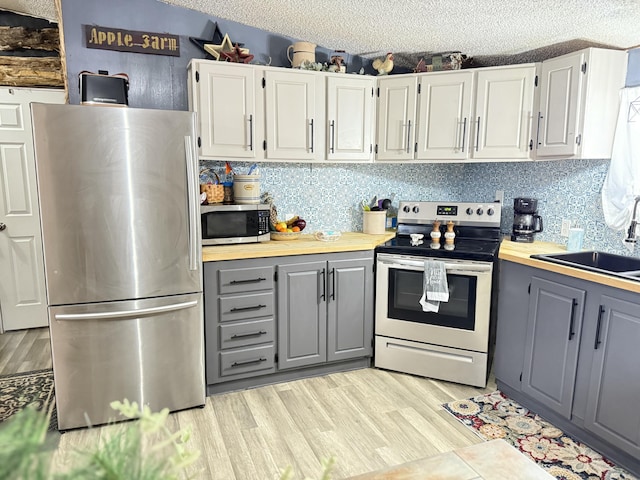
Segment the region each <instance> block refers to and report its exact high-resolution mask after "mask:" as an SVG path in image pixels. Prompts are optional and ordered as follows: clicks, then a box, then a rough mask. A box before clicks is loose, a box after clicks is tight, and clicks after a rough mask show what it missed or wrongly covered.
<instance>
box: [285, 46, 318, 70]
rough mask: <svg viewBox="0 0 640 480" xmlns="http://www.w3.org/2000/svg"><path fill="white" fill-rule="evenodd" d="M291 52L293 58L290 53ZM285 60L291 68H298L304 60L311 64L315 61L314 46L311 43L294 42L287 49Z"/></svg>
mask: <svg viewBox="0 0 640 480" xmlns="http://www.w3.org/2000/svg"><path fill="white" fill-rule="evenodd" d="M292 51H293V57H291V52H292ZM287 58H288V59H289V62H291V66H292V67H293V68H297V67H299V66H300V65H301V64H302V62H304V61H305V60H306V61H308V62H311V63H315V61H316V44H315V43H311V42H296V43H294V44H293V45H289V47H288V48H287Z"/></svg>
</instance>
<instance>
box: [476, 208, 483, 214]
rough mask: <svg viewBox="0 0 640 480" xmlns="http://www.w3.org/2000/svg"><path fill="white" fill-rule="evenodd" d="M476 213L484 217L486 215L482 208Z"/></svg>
mask: <svg viewBox="0 0 640 480" xmlns="http://www.w3.org/2000/svg"><path fill="white" fill-rule="evenodd" d="M476 213H477V214H478V215H482V214H483V213H484V210H482V209H481V208H479V209H478V210H476Z"/></svg>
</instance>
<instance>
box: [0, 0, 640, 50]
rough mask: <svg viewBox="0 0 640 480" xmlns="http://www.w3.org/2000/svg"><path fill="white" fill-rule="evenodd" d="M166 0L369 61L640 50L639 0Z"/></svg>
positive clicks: (40, 8)
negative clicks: (593, 47)
mask: <svg viewBox="0 0 640 480" xmlns="http://www.w3.org/2000/svg"><path fill="white" fill-rule="evenodd" d="M104 1H106V0H104ZM163 1H165V3H170V4H173V5H177V6H181V7H186V8H190V9H193V10H197V11H201V12H203V13H206V14H208V15H211V16H215V17H220V18H225V19H228V20H233V21H236V22H240V23H243V24H246V25H250V26H253V27H256V28H260V29H263V30H267V31H270V32H274V33H278V34H281V35H284V36H288V37H292V38H296V39H300V40H307V41H311V42H313V43H316V44H317V45H319V46H322V47H326V48H328V49H334V50H336V49H340V50H346V51H347V52H349V53H352V54H360V55H363V56H366V57H373V56H379V55H381V54H383V53H385V52H388V51H390V52H394V53H407V54H410V53H417V52H420V53H425V52H446V51H460V52H462V53H464V54H467V55H469V56H470V57H477V56H503V57H504V56H512V55H517V54H521V53H522V52H528V51H531V50H536V49H540V48H542V47H547V46H550V45H565V44H568V45H577V46H578V47H581V46H582V45H583V44H598V45H605V46H611V47H615V48H621V49H628V48H631V47H636V46H638V45H640V0H534V1H530V0H529V1H520V0H395V1H393V0H315V1H314V0H235V1H234V0H163ZM0 8H5V9H9V10H13V11H16V12H20V13H26V14H29V15H33V16H36V17H41V18H47V19H50V20H56V12H55V8H54V1H53V0H0Z"/></svg>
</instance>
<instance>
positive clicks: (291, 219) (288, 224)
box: [286, 215, 300, 228]
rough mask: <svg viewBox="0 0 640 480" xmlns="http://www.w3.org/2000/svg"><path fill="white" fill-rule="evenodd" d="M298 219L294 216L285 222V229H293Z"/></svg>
mask: <svg viewBox="0 0 640 480" xmlns="http://www.w3.org/2000/svg"><path fill="white" fill-rule="evenodd" d="M299 219H300V217H299V216H298V215H294V216H293V217H291V218H290V219H289V220H287V222H286V223H287V227H289V228H291V227H293V224H294V223H296V222H297V221H298V220H299Z"/></svg>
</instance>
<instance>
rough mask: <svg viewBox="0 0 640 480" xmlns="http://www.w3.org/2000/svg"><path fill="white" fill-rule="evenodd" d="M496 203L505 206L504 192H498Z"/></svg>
mask: <svg viewBox="0 0 640 480" xmlns="http://www.w3.org/2000/svg"><path fill="white" fill-rule="evenodd" d="M495 201H496V202H500V204H502V205H504V190H496V200H495Z"/></svg>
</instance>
